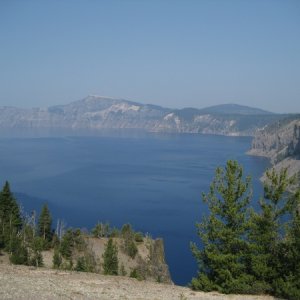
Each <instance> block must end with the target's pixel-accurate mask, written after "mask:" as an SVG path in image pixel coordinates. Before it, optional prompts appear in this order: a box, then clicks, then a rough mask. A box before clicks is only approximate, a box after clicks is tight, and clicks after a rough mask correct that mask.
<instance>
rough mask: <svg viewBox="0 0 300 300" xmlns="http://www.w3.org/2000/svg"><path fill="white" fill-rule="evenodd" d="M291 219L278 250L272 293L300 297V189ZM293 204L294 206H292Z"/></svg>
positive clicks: (293, 297) (297, 192)
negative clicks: (276, 269)
mask: <svg viewBox="0 0 300 300" xmlns="http://www.w3.org/2000/svg"><path fill="white" fill-rule="evenodd" d="M293 204H294V205H292V221H291V224H290V226H289V227H288V228H287V234H286V237H285V239H284V240H283V247H282V248H281V249H280V250H281V251H280V252H279V262H280V263H279V267H278V269H279V271H280V275H279V276H278V278H276V279H275V280H274V282H273V289H274V294H275V295H276V296H279V297H284V298H286V299H291V300H297V299H300V206H299V205H300V190H298V191H296V193H295V194H294V201H293ZM293 206H294V207H293Z"/></svg>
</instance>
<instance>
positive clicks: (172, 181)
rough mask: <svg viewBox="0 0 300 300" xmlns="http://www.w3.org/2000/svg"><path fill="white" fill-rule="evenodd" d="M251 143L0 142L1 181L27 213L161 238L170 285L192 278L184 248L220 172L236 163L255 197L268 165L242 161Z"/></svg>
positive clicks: (192, 138) (138, 137) (160, 138)
mask: <svg viewBox="0 0 300 300" xmlns="http://www.w3.org/2000/svg"><path fill="white" fill-rule="evenodd" d="M250 144H251V138H247V137H223V136H211V135H195V134H184V135H180V134H172V135H167V134H128V133H127V134H114V135H110V136H108V135H102V136H86V137H82V136H68V137H56V138H53V137H46V138H1V139H0V182H1V184H2V183H4V181H5V180H9V182H10V183H11V187H12V190H13V191H14V193H15V194H16V196H17V197H18V200H19V201H20V202H21V203H22V205H23V206H24V207H25V209H26V210H27V211H30V210H32V209H37V210H39V209H40V207H41V203H43V202H45V201H47V202H48V203H49V206H50V208H51V210H52V212H53V215H54V217H55V218H62V219H64V220H65V221H66V223H67V225H68V226H72V227H85V228H88V229H91V228H92V227H93V226H94V225H95V224H96V223H97V221H102V222H105V221H108V222H110V224H111V225H112V226H121V225H122V224H124V223H127V222H129V223H131V224H132V225H133V226H134V228H135V229H136V230H139V231H143V232H144V233H146V232H148V233H150V235H152V236H153V237H155V238H156V237H162V238H163V239H164V242H165V252H166V260H167V263H168V265H169V267H170V272H171V276H172V279H173V281H174V282H175V283H177V284H181V285H184V284H187V283H188V282H189V281H190V280H191V278H192V276H194V275H195V272H196V262H195V260H194V259H193V257H192V255H191V252H190V249H189V243H190V241H198V238H197V235H196V228H195V223H196V222H199V221H200V220H201V216H202V215H203V214H205V213H206V212H207V208H206V206H205V205H204V204H203V203H202V200H201V193H202V192H205V191H207V190H208V188H209V184H210V182H211V180H212V179H213V176H214V171H215V168H216V167H217V166H220V165H221V166H224V165H225V163H226V160H228V159H237V160H238V161H239V162H240V163H241V164H243V166H244V169H245V173H246V174H251V175H252V177H253V185H254V192H255V194H254V199H255V200H257V199H258V196H259V195H260V193H261V185H260V183H259V181H258V178H259V177H260V176H261V175H262V173H263V171H264V170H265V168H266V167H267V166H268V162H267V160H265V159H263V158H259V157H251V156H247V155H246V154H245V152H246V151H247V150H248V149H249V148H250Z"/></svg>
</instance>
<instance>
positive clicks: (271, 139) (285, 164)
mask: <svg viewBox="0 0 300 300" xmlns="http://www.w3.org/2000/svg"><path fill="white" fill-rule="evenodd" d="M248 153H249V154H251V155H258V156H264V157H267V158H269V159H270V161H271V163H272V165H273V166H274V167H275V169H281V168H288V169H289V173H290V175H294V174H300V115H294V116H290V117H288V118H285V119H282V120H279V121H277V122H275V123H272V124H270V125H268V126H266V127H265V128H263V129H262V130H259V131H258V132H257V133H256V135H255V137H254V139H253V142H252V148H251V150H250V151H249V152H248Z"/></svg>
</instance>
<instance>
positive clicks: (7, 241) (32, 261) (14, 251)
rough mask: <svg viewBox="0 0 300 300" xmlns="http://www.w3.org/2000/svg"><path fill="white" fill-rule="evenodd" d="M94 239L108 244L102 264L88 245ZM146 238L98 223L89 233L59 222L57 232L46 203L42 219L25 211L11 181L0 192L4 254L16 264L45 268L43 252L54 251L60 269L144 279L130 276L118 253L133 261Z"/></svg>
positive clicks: (0, 243)
mask: <svg viewBox="0 0 300 300" xmlns="http://www.w3.org/2000/svg"><path fill="white" fill-rule="evenodd" d="M92 237H93V238H97V239H98V238H103V239H104V240H106V241H107V243H106V246H105V250H104V253H103V256H102V262H101V263H100V265H99V263H97V261H96V257H95V255H94V253H93V251H92V250H91V247H90V245H89V243H88V241H89V239H90V238H92ZM144 239H148V237H147V238H145V237H144V235H143V234H142V233H141V232H135V231H134V230H133V229H132V227H131V225H130V224H125V225H123V227H122V228H121V230H119V229H117V228H111V227H110V226H109V224H108V223H106V224H104V223H97V224H96V226H95V227H94V228H93V229H92V231H91V232H90V233H89V232H87V231H85V232H83V231H81V230H80V229H72V228H65V225H64V223H63V222H61V221H59V220H58V221H57V226H56V230H53V228H52V216H51V213H50V211H49V208H48V206H47V205H46V204H45V205H44V206H43V207H42V210H41V213H40V215H39V216H36V213H35V212H33V213H32V214H31V215H27V214H26V213H24V212H21V210H20V207H19V205H18V203H17V201H16V199H15V198H14V196H13V194H12V192H11V190H10V186H9V183H8V182H6V183H5V184H4V187H3V189H2V191H1V192H0V251H1V250H2V251H5V252H7V253H8V254H9V259H10V262H11V263H13V264H19V265H31V266H36V267H41V266H43V265H44V262H43V255H42V252H43V251H47V250H52V251H51V253H53V268H56V269H64V270H76V271H82V272H97V273H104V274H109V275H123V276H124V275H129V276H130V277H134V278H138V279H144V278H143V276H142V274H140V273H139V271H138V270H137V269H132V270H131V272H130V274H127V273H126V271H125V268H124V265H122V264H120V263H119V260H118V251H122V252H123V253H124V254H125V255H127V256H128V257H129V259H135V257H136V255H137V253H138V248H137V245H138V244H140V243H143V241H144ZM116 240H118V241H119V242H118V243H117V242H116Z"/></svg>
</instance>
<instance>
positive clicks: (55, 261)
mask: <svg viewBox="0 0 300 300" xmlns="http://www.w3.org/2000/svg"><path fill="white" fill-rule="evenodd" d="M52 262H53V268H54V269H59V268H60V266H61V264H62V258H61V255H60V253H59V250H58V249H57V248H55V249H54V254H53V259H52Z"/></svg>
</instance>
